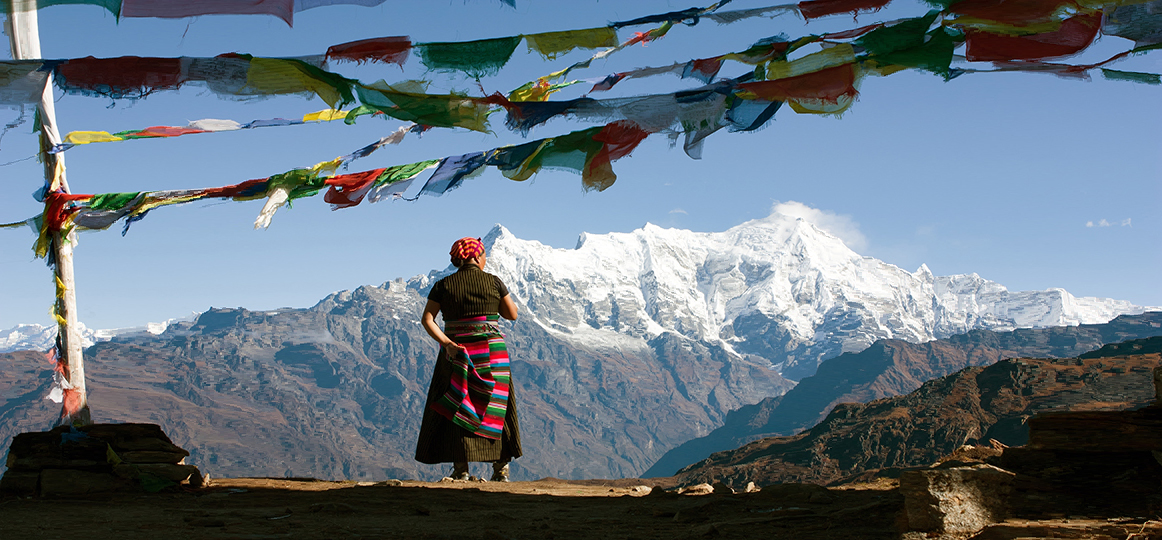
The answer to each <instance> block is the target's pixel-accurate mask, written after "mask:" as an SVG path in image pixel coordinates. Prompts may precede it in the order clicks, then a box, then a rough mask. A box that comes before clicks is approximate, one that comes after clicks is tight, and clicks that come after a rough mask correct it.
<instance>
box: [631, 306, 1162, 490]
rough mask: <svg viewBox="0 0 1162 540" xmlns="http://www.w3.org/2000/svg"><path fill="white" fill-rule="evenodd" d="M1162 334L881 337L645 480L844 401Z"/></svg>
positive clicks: (1158, 329) (1147, 323) (1153, 330)
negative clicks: (1008, 362) (1013, 361)
mask: <svg viewBox="0 0 1162 540" xmlns="http://www.w3.org/2000/svg"><path fill="white" fill-rule="evenodd" d="M1159 335H1162V312H1150V313H1145V314H1142V315H1123V316H1121V317H1118V318H1116V319H1114V320H1113V321H1110V322H1109V323H1107V324H1093V325H1088V324H1083V325H1079V326H1068V327H1058V328H1038V329H1020V330H1014V331H1012V332H992V331H988V330H974V331H972V332H969V333H967V334H962V335H957V336H952V337H950V338H947V339H941V340H936V341H930V342H928V343H908V342H905V341H900V340H881V341H877V342H876V343H874V344H872V346H871V347H869V348H867V349H865V350H863V351H860V352H858V353H844V354H842V355H840V356H839V357H836V358H832V359H830V360H827V361H825V362H823V363H822V364H820V365H819V370H818V371H817V372H816V373H815V374H814V375H812V376H810V377H807V378H804V379H803V380H801V381H799V384H798V385H796V386H795V388H793V389H791V390H790V391H789V392H787V393H786V394H785V395H782V396H777V397H771V398H767V399H764V400H763V401H761V402H759V403H756V404H754V405H748V406H746V407H743V408H741V409H739V410H736V411H731V413H730V414H728V415H727V417H726V421H725V423H724V424H723V426H722V427H720V428H718V429H715V430H714V431H712V432H711V433H710V434H709V435H706V436H705V437H699V438H697V439H693V440H690V441H687V442H685V443H683V444H681V445H679V446H678V447H676V448H674V449H673V450H670V451H669V452H667V453H666V454H665V455H664V456H662V458H661V459H659V460H658V462H657V463H655V464H654V465H652V466H651V467H650V468H649V470H647V471H646V472H645V474H644V475H643V476H644V477H651V476H669V475H671V474H674V473H675V472H676V471H677V470H679V469H681V468H683V467H686V466H687V465H690V464H693V463H695V462H697V461H700V460H703V459H706V458H707V457H709V456H710V454H712V453H714V452H720V451H724V450H730V449H733V448H737V447H739V446H742V445H744V444H746V443H749V442H751V441H754V440H757V439H760V438H763V437H769V436H772V435H791V434H793V433H796V432H797V431H799V430H801V429H805V428H808V427H811V426H814V425H815V424H817V423H818V422H819V421H820V420H822V419H823V418H824V417H825V416H826V415H827V413H828V412H829V411H830V410H831V408H832V407H834V406H835V405H836V404H838V403H866V402H869V401H872V400H875V399H880V398H885V397H891V396H899V395H904V394H907V393H908V392H911V391H913V390H915V389H917V388H919V387H920V385H921V384H923V383H924V382H925V381H928V380H931V379H934V378H936V377H940V376H943V375H948V374H950V373H953V372H955V371H957V370H960V369H963V368H965V367H969V366H987V365H990V364H993V363H995V362H997V361H1000V360H1002V359H1005V358H1018V357H1039V358H1068V357H1074V356H1078V355H1080V354H1084V353H1087V352H1089V351H1093V350H1095V349H1098V348H1100V347H1102V346H1103V345H1106V344H1109V343H1116V342H1121V341H1125V340H1134V339H1141V338H1147V337H1151V336H1159Z"/></svg>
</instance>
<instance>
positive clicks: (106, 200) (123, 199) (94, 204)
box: [89, 191, 141, 210]
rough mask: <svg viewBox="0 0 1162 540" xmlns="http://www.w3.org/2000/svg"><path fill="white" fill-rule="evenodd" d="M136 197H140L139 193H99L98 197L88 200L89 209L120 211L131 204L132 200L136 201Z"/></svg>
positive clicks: (94, 196)
mask: <svg viewBox="0 0 1162 540" xmlns="http://www.w3.org/2000/svg"><path fill="white" fill-rule="evenodd" d="M138 195H141V192H140V191H137V192H133V193H101V194H99V195H93V198H92V199H89V208H92V209H93V210H120V209H121V208H124V207H125V205H127V204H129V203H131V202H133V199H136V198H137V196H138Z"/></svg>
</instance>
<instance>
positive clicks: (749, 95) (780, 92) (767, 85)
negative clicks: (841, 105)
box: [739, 64, 858, 103]
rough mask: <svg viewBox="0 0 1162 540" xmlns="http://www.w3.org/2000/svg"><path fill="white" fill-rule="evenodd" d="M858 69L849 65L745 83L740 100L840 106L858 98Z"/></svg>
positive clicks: (741, 88) (741, 86)
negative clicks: (802, 100) (822, 102)
mask: <svg viewBox="0 0 1162 540" xmlns="http://www.w3.org/2000/svg"><path fill="white" fill-rule="evenodd" d="M854 85H855V65H854V64H846V65H842V66H836V67H832V68H827V69H824V70H820V71H816V72H813V73H807V74H805V75H799V76H797V77H790V78H787V79H777V80H773V81H761V82H753V83H743V84H740V85H739V89H740V90H741V92H740V97H743V98H744V99H753V98H758V99H764V100H767V101H787V100H788V99H795V98H805V99H822V100H826V101H830V102H833V103H834V102H837V101H838V100H839V98H841V97H843V96H855V95H856V94H857V93H858V92H857V91H856V89H855V86H854Z"/></svg>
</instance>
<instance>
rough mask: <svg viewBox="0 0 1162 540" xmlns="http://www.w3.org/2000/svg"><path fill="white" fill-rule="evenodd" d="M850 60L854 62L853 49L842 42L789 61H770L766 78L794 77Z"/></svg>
mask: <svg viewBox="0 0 1162 540" xmlns="http://www.w3.org/2000/svg"><path fill="white" fill-rule="evenodd" d="M852 62H855V49H854V48H852V46H851V44H849V43H843V44H840V45H836V46H834V47H828V48H826V49H823V50H822V51H819V52H817V53H811V54H808V55H807V56H804V57H802V58H797V59H795V60H791V61H790V62H785V61H772V62H770V63H769V64H767V80H775V79H786V78H788V77H796V76H799V75H805V74H807V73H814V72H816V71H819V70H823V69H827V68H831V67H835V66H842V65H844V64H850V63H852Z"/></svg>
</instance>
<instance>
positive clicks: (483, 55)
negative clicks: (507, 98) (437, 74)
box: [415, 36, 521, 79]
mask: <svg viewBox="0 0 1162 540" xmlns="http://www.w3.org/2000/svg"><path fill="white" fill-rule="evenodd" d="M520 40H521V36H511V37H503V38H496V39H481V40H477V41H459V42H447V43H417V44H416V45H415V46H416V48H417V49H418V50H419V55H420V60H421V61H422V62H423V63H424V65H425V66H427V67H428V69H434V70H441V71H460V72H463V73H466V74H468V75H469V76H471V77H473V78H476V79H479V78H481V77H484V76H485V75H495V74H496V73H497V72H499V71H500V68H502V67H504V65H505V64H507V63H508V59H509V58H511V57H512V53H513V51H515V50H516V46H517V45H518V44H520Z"/></svg>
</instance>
